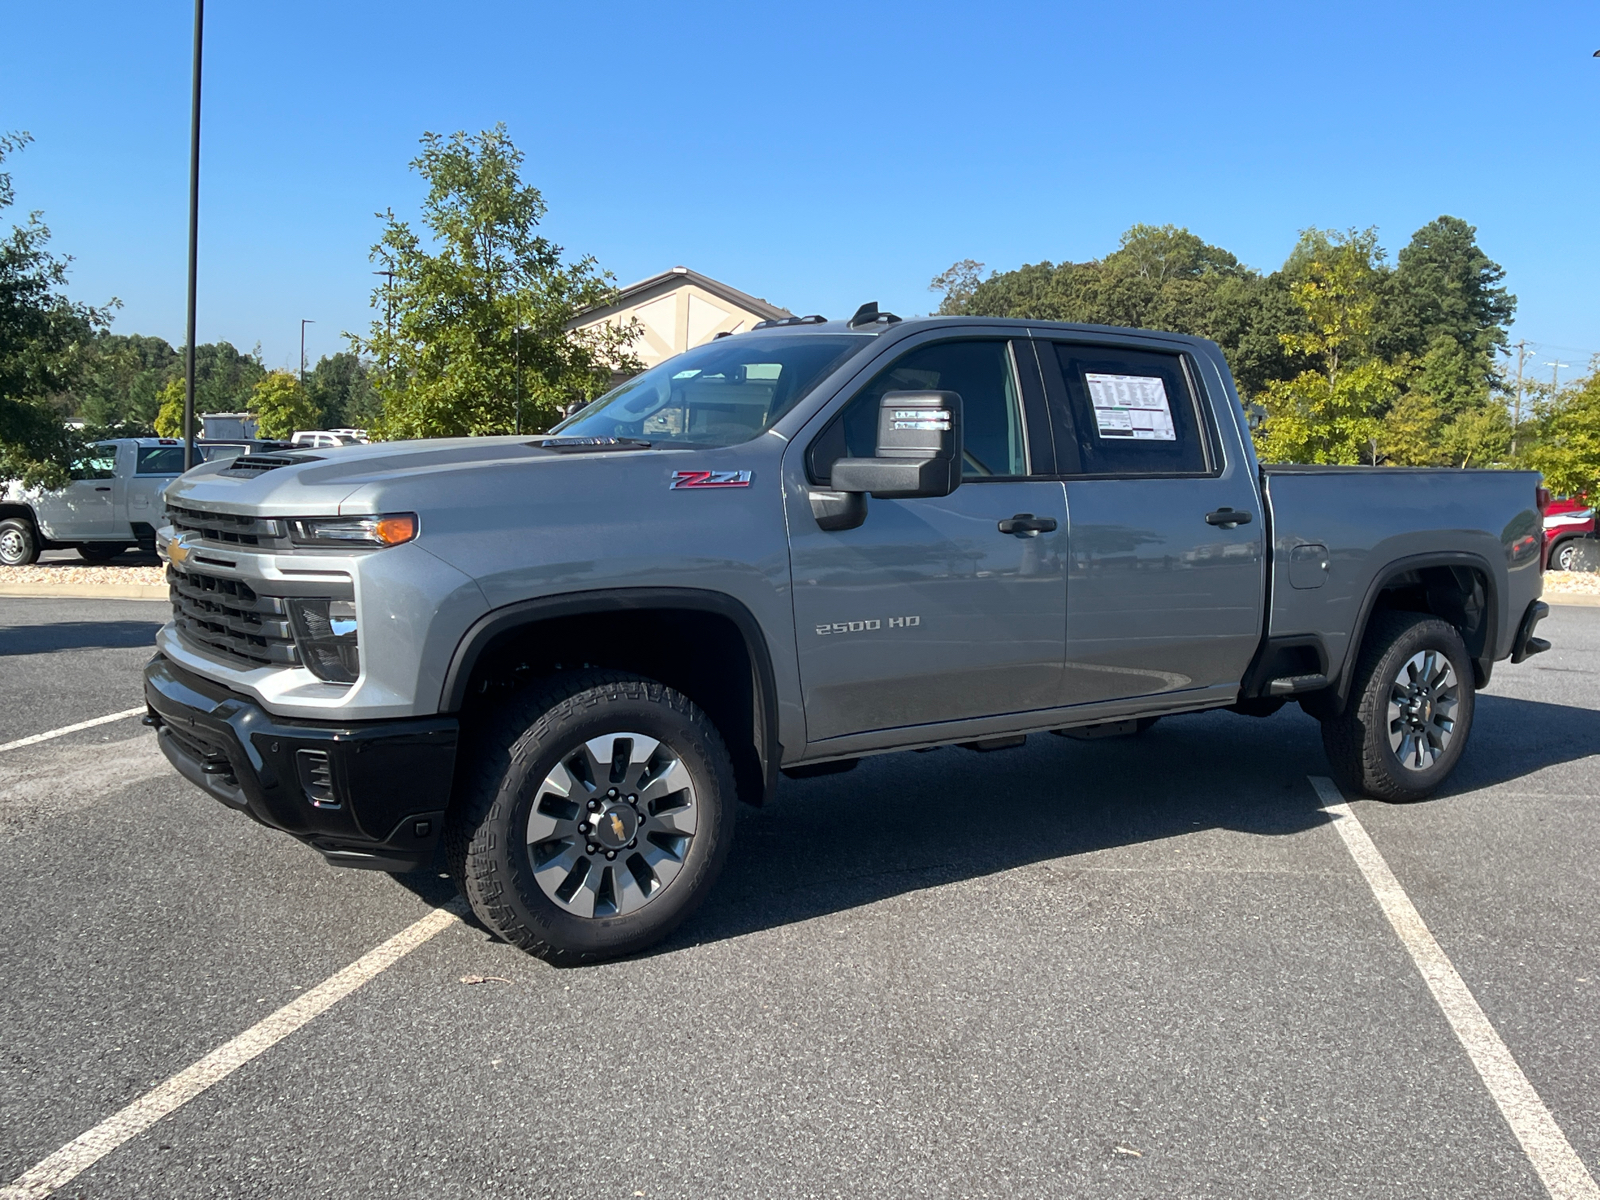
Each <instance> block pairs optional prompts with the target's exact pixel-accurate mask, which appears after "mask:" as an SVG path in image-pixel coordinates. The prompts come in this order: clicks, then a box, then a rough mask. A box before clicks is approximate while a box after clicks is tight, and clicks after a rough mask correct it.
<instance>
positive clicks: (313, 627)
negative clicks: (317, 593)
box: [289, 597, 361, 683]
mask: <svg viewBox="0 0 1600 1200" xmlns="http://www.w3.org/2000/svg"><path fill="white" fill-rule="evenodd" d="M289 613H290V616H291V618H292V619H293V621H294V640H295V641H296V642H297V643H299V646H300V656H301V658H302V659H304V660H305V664H306V666H308V667H310V668H311V673H312V674H313V675H315V676H316V677H317V678H318V679H323V680H326V681H327V682H328V683H354V682H355V681H356V679H357V678H358V677H359V676H360V674H361V655H360V653H359V647H358V643H357V630H356V606H355V602H354V601H353V600H312V599H305V598H302V597H293V598H291V599H290V600H289Z"/></svg>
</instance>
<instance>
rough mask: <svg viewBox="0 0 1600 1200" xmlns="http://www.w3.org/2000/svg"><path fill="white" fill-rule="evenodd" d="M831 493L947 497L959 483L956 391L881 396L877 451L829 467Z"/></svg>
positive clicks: (958, 400)
mask: <svg viewBox="0 0 1600 1200" xmlns="http://www.w3.org/2000/svg"><path fill="white" fill-rule="evenodd" d="M831 482H832V485H833V490H834V491H836V492H850V493H861V492H870V493H871V494H872V495H874V496H876V497H878V499H880V500H913V499H917V498H919V497H928V496H948V495H949V494H950V493H951V492H953V491H955V490H956V488H957V487H959V486H960V484H961V397H960V396H959V395H957V394H956V393H955V392H885V393H884V396H883V399H882V401H880V403H879V406H878V452H877V454H876V455H874V456H873V457H872V458H841V459H840V460H839V461H838V462H836V463H834V464H833V478H832V481H831Z"/></svg>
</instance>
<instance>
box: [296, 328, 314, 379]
mask: <svg viewBox="0 0 1600 1200" xmlns="http://www.w3.org/2000/svg"><path fill="white" fill-rule="evenodd" d="M315 324H316V322H315V321H313V320H311V319H310V318H309V317H301V318H300V386H301V387H305V386H306V326H307V325H315Z"/></svg>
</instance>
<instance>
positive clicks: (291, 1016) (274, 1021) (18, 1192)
mask: <svg viewBox="0 0 1600 1200" xmlns="http://www.w3.org/2000/svg"><path fill="white" fill-rule="evenodd" d="M141 711H142V710H141ZM461 912H462V909H461V906H460V902H459V901H455V902H452V903H451V904H448V905H446V906H445V907H443V908H437V909H434V911H433V912H431V913H429V914H428V915H427V916H425V917H423V918H422V919H421V920H420V921H418V922H416V923H415V924H414V925H411V926H408V927H407V928H405V929H402V930H401V931H400V932H399V933H397V934H395V935H394V936H393V937H392V938H390V939H389V940H388V941H387V942H384V943H383V945H381V946H378V947H377V948H376V949H373V950H369V951H367V953H365V954H363V955H362V956H361V957H360V958H358V959H356V961H355V962H353V963H351V964H350V965H349V966H348V967H346V968H345V969H344V970H342V971H340V972H339V973H338V974H337V975H334V976H332V977H331V978H329V979H326V980H324V981H323V982H322V983H319V984H317V986H316V987H314V988H312V989H311V990H310V991H308V992H306V993H305V994H304V995H303V996H299V997H297V998H296V999H294V1000H292V1001H290V1002H289V1003H288V1004H285V1005H284V1006H283V1007H282V1008H280V1009H279V1010H278V1011H277V1012H275V1013H273V1014H272V1015H271V1016H270V1017H267V1018H266V1019H265V1020H263V1021H261V1022H260V1023H259V1024H256V1025H252V1026H251V1027H250V1028H249V1029H246V1030H245V1031H244V1032H243V1033H241V1034H240V1035H239V1036H238V1037H236V1038H234V1039H233V1040H232V1041H228V1042H224V1043H223V1044H222V1045H220V1046H218V1047H217V1048H216V1049H215V1050H213V1051H212V1052H211V1053H210V1054H208V1055H206V1056H205V1057H204V1058H202V1059H201V1060H200V1061H199V1062H197V1063H195V1064H194V1065H193V1066H191V1067H186V1068H185V1069H184V1070H182V1071H179V1072H178V1073H177V1074H176V1075H174V1076H173V1077H172V1078H171V1079H168V1080H167V1081H166V1082H165V1083H160V1084H157V1085H156V1086H155V1087H153V1088H151V1089H150V1090H149V1091H148V1092H146V1093H145V1094H144V1095H142V1096H140V1097H139V1098H138V1099H137V1100H135V1101H134V1102H133V1103H132V1104H130V1105H128V1106H127V1107H126V1108H124V1109H123V1110H122V1111H121V1112H118V1113H113V1114H112V1115H111V1116H109V1117H107V1118H106V1119H105V1120H104V1121H101V1122H100V1124H98V1125H96V1126H95V1127H94V1128H93V1129H90V1130H88V1131H87V1132H85V1133H82V1134H80V1135H79V1136H78V1137H76V1138H74V1139H73V1140H72V1141H70V1142H68V1143H67V1144H66V1145H65V1146H63V1147H61V1149H59V1150H57V1151H56V1152H55V1153H54V1154H52V1155H50V1157H48V1158H46V1159H44V1160H43V1161H42V1162H39V1163H37V1164H36V1165H34V1166H32V1167H29V1168H28V1169H27V1170H26V1171H24V1172H23V1173H22V1174H21V1175H19V1176H17V1177H16V1178H15V1179H14V1180H12V1181H11V1183H10V1185H9V1186H7V1187H3V1188H0V1200H42V1198H43V1197H45V1196H48V1195H49V1194H50V1193H51V1192H53V1191H55V1190H56V1189H57V1188H59V1187H63V1186H65V1185H66V1184H68V1183H71V1182H72V1181H73V1180H74V1179H76V1178H77V1177H78V1176H79V1175H81V1174H83V1172H85V1171H87V1170H88V1169H89V1168H90V1167H92V1166H94V1164H95V1163H97V1162H99V1161H100V1160H101V1159H102V1158H104V1157H105V1156H106V1155H108V1154H110V1153H111V1152H112V1151H113V1150H115V1149H116V1148H117V1147H118V1146H120V1145H122V1144H123V1143H124V1142H126V1141H128V1140H129V1139H131V1138H135V1137H138V1136H139V1135H140V1134H141V1133H143V1132H144V1131H145V1130H146V1129H149V1128H150V1126H152V1125H154V1124H155V1123H156V1122H157V1121H159V1120H160V1119H161V1118H162V1117H164V1116H166V1115H167V1114H168V1113H170V1112H172V1111H173V1110H174V1109H177V1108H179V1107H181V1106H182V1105H184V1104H187V1103H188V1102H189V1101H190V1100H193V1099H194V1098H195V1097H196V1096H198V1095H200V1093H201V1092H204V1091H205V1090H206V1089H207V1088H209V1087H211V1086H212V1085H213V1084H216V1083H220V1082H221V1081H222V1080H224V1079H226V1078H227V1077H228V1076H229V1075H232V1074H233V1073H234V1072H235V1071H237V1070H238V1069H239V1068H240V1067H242V1066H244V1064H245V1063H247V1062H249V1061H250V1060H251V1059H253V1058H255V1057H256V1056H257V1055H259V1054H261V1053H262V1052H263V1051H266V1050H268V1049H270V1048H271V1047H273V1046H275V1045H276V1044H277V1043H279V1042H281V1041H282V1040H283V1039H284V1038H286V1037H288V1036H289V1035H290V1034H291V1033H293V1032H294V1031H295V1030H297V1029H299V1028H300V1027H301V1026H302V1025H306V1024H308V1023H309V1022H310V1021H312V1020H313V1019H315V1018H316V1017H318V1016H320V1015H321V1014H322V1013H325V1012H327V1011H328V1009H330V1008H332V1007H333V1006H334V1005H335V1004H337V1003H339V1001H341V1000H343V999H344V998H345V997H346V996H348V995H349V994H350V993H351V992H353V991H355V990H356V989H357V988H358V987H360V986H361V985H362V984H364V983H366V982H367V981H368V980H369V979H371V978H373V977H374V976H375V975H377V974H379V973H380V972H382V971H386V970H388V969H389V968H390V967H392V966H394V964H395V963H397V962H399V961H400V960H401V959H402V958H404V957H405V956H406V955H408V954H410V953H411V952H412V951H413V950H415V949H416V948H417V947H418V946H420V945H422V944H423V943H424V942H426V941H427V940H428V939H429V938H431V937H433V936H434V935H435V934H437V933H440V932H441V931H443V930H445V929H447V928H449V927H450V926H451V925H453V924H454V923H455V922H456V921H457V920H458V919H459V917H460V914H461Z"/></svg>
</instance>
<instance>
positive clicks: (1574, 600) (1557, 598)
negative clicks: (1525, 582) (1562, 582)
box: [1539, 592, 1600, 608]
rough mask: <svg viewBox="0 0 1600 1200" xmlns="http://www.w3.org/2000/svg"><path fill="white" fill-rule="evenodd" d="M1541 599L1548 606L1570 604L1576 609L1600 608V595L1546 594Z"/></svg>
mask: <svg viewBox="0 0 1600 1200" xmlns="http://www.w3.org/2000/svg"><path fill="white" fill-rule="evenodd" d="M1539 599H1541V600H1543V601H1544V602H1545V603H1546V604H1570V605H1571V606H1572V607H1574V608H1600V595H1594V594H1592V593H1590V592H1546V593H1545V594H1544V595H1543V596H1540V597H1539Z"/></svg>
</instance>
